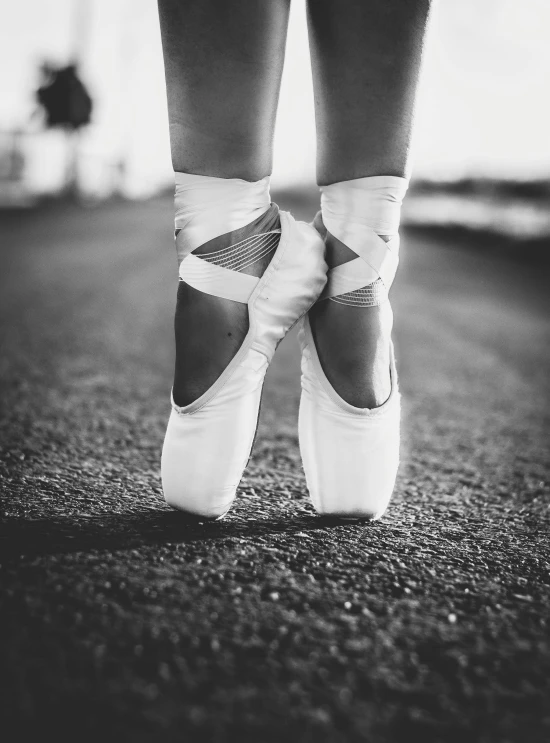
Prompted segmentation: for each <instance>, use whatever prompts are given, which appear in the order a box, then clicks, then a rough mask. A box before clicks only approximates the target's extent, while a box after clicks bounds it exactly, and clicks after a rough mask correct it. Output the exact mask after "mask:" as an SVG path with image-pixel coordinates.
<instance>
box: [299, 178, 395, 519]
mask: <svg viewBox="0 0 550 743" xmlns="http://www.w3.org/2000/svg"><path fill="white" fill-rule="evenodd" d="M407 185H408V181H406V180H405V179H403V178H396V177H393V176H374V177H368V178H361V179H356V180H353V181H347V182H342V183H338V184H333V185H331V186H328V187H324V188H323V189H322V192H323V193H322V197H321V204H322V216H321V213H319V214H317V216H316V218H315V220H314V227H315V228H316V229H317V231H318V232H319V233H320V235H321V236H322V237H323V238H324V239H326V238H327V237H328V235H329V234H330V235H333V236H335V237H336V238H337V239H339V240H340V241H341V243H343V244H344V245H345V246H346V247H347V248H348V249H349V250H351V251H352V252H354V253H355V254H356V256H357V257H356V258H353V259H352V260H350V261H348V262H347V263H342V264H340V265H338V266H335V267H334V268H331V269H330V270H329V271H328V275H327V283H326V286H325V289H324V291H323V293H322V295H321V297H320V299H319V301H329V300H332V301H335V302H338V303H339V304H341V305H352V306H354V307H355V308H360V307H375V306H377V305H380V304H382V303H383V302H385V301H388V300H387V293H388V290H389V288H390V286H391V284H392V281H393V279H394V276H395V272H396V270H397V266H398V261H399V235H398V233H397V229H398V225H399V208H400V205H401V201H402V198H403V196H404V194H405V191H406V188H407ZM327 230H328V232H327ZM381 235H384V236H385V237H381ZM355 311H360V310H357V309H356V310H355ZM299 339H300V344H301V348H302V395H301V399H300V413H299V441H300V451H301V454H302V461H303V465H304V471H305V475H306V482H307V486H308V489H309V492H310V495H311V498H312V501H313V504H314V506H315V508H316V510H317V511H318V512H319V513H320V514H324V515H331V516H338V517H340V518H346V519H368V520H375V519H378V518H380V517H381V516H382V514H383V513H384V511H385V510H386V508H387V506H388V503H389V501H390V498H391V495H392V492H393V489H394V486H395V480H396V475H397V470H398V466H399V437H400V412H401V411H400V408H401V404H400V396H399V389H398V382H397V372H396V368H395V359H394V349H393V345H391V346H390V369H389V372H390V390H391V391H390V395H389V397H388V399H387V400H386V401H385V402H384V403H383V405H381V406H379V407H377V408H372V409H369V408H358V407H355V406H354V405H351V404H349V403H348V402H346V400H344V399H343V398H342V397H341V395H339V394H338V392H337V391H336V390H335V389H334V387H333V386H332V384H331V383H330V382H329V380H328V379H327V376H326V375H325V373H324V371H323V368H322V366H321V362H320V360H319V356H318V353H317V349H316V346H315V340H314V337H313V334H312V331H311V326H310V321H309V317H308V316H306V317H304V318H303V320H302V321H301V326H300V333H299Z"/></svg>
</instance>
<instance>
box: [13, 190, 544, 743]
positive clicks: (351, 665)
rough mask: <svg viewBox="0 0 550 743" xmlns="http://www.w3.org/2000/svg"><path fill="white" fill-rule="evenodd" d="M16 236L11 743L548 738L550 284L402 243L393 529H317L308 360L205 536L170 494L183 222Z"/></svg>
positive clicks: (129, 213) (94, 216) (106, 210)
mask: <svg viewBox="0 0 550 743" xmlns="http://www.w3.org/2000/svg"><path fill="white" fill-rule="evenodd" d="M297 212H298V214H299V213H300V209H297ZM310 216H311V215H310ZM0 222H1V225H2V235H1V241H2V246H1V256H2V271H1V272H0V281H1V299H0V308H1V317H2V330H1V340H0V343H1V346H0V369H1V380H2V402H1V405H2V417H1V426H0V441H1V456H2V469H1V480H2V482H1V487H2V505H1V513H2V526H1V536H2V547H1V559H0V562H1V605H0V624H1V632H0V680H1V681H0V683H1V685H2V688H1V690H0V705H1V707H2V708H3V712H2V722H1V730H2V733H1V737H2V740H3V741H5V743H12V741H23V740H24V741H26V740H33V741H35V740H57V741H60V740H71V741H79V742H80V741H88V740H89V741H94V742H96V741H105V740H114V739H116V740H117V741H132V743H144V742H147V743H149V741H151V742H152V741H155V743H156V742H163V741H169V742H170V741H208V742H211V741H254V742H255V743H271V742H272V741H273V743H275V742H277V743H280V742H281V741H289V743H290V742H293V741H299V742H300V743H302V742H304V743H309V742H310V741H311V742H312V743H313V742H315V743H322V742H323V741H330V742H331V743H332V742H335V743H340V742H342V743H344V742H346V743H348V741H356V740H361V741H362V740H365V741H373V742H375V743H376V742H377V741H384V742H386V741H389V742H392V743H393V742H394V741H397V742H399V741H407V743H408V742H409V741H416V740H421V741H423V742H424V743H429V742H431V741H442V742H443V741H444V742H445V743H447V742H455V741H456V742H457V743H458V742H459V741H460V743H463V741H465V740H468V741H480V742H483V743H489V741H499V743H505V742H511V741H518V742H519V741H521V742H522V743H534V742H535V741H537V742H538V741H541V742H542V741H545V742H546V741H548V740H549V739H550V702H549V700H550V648H549V645H550V643H549V637H550V633H549V632H548V623H549V622H550V619H549V608H550V601H549V599H550V585H549V584H550V577H549V522H550V517H549V510H548V504H549V498H548V482H549V462H548V459H549V458H548V451H549V439H550V436H549V426H548V409H549V406H548V401H549V397H550V395H549V391H550V390H549V386H550V384H549V379H550V375H549V353H550V352H549V344H548V341H549V328H548V310H549V298H548V291H547V283H548V282H547V279H548V277H547V275H545V274H544V273H543V272H542V271H541V270H536V269H534V268H532V267H529V266H522V264H521V262H520V261H516V262H512V261H509V260H500V259H498V258H496V257H495V256H494V255H492V254H488V253H485V252H484V251H483V249H479V250H476V249H475V246H470V248H469V249H464V247H457V246H455V247H453V245H452V244H450V245H449V244H447V245H445V246H444V247H443V246H442V245H441V244H440V243H439V242H438V240H436V239H435V238H429V237H421V236H420V235H418V234H416V235H415V234H407V233H405V234H404V237H403V242H402V256H403V257H402V264H401V269H400V272H399V275H398V279H397V281H396V284H395V285H394V289H393V304H394V308H395V311H396V333H395V335H396V346H397V353H398V363H399V368H400V374H401V387H402V391H403V394H404V441H403V465H402V467H401V471H400V476H399V480H398V485H397V490H396V494H395V497H394V500H393V503H392V505H391V507H390V509H389V510H388V512H387V515H386V516H385V517H384V518H383V519H382V521H380V522H378V523H375V524H372V525H368V526H360V525H359V526H358V525H338V524H335V523H331V522H330V521H323V520H321V519H320V518H318V517H317V516H316V515H315V514H314V511H313V508H312V506H311V505H310V503H309V501H308V496H307V493H306V490H305V484H304V477H303V472H302V470H301V467H300V459H299V452H298V447H297V432H296V423H297V403H298V397H299V378H298V371H299V367H298V356H297V349H296V340H295V338H292V337H291V338H289V339H288V340H287V341H285V342H284V343H283V344H282V345H281V347H280V349H279V351H278V353H277V356H276V360H275V362H274V364H273V366H272V368H271V370H270V373H269V379H268V382H267V389H266V395H265V398H264V406H263V417H262V422H261V427H260V431H259V437H258V441H257V444H256V449H255V452H254V455H253V458H252V461H251V463H250V466H249V468H248V470H247V472H246V475H245V477H244V479H243V482H242V486H241V488H240V491H239V496H238V500H237V502H236V505H235V507H234V508H233V510H232V512H231V514H230V515H229V516H228V517H227V519H226V520H225V521H224V522H222V523H219V524H205V525H201V524H193V523H188V522H186V521H185V519H184V518H182V516H181V515H180V514H177V513H175V512H172V511H171V510H170V509H169V508H168V507H167V506H165V504H164V502H163V499H162V495H161V490H160V480H159V454H160V447H161V442H162V437H163V433H164V426H165V422H166V419H167V416H168V412H169V403H168V395H169V389H170V373H171V365H172V328H171V324H172V318H171V313H172V305H173V302H174V296H175V290H176V273H175V259H174V256H173V248H172V239H171V207H170V201H169V199H164V200H163V199H159V200H157V201H153V202H150V203H143V204H119V205H115V204H111V205H106V206H101V207H98V208H96V209H89V210H83V209H78V208H76V207H66V206H65V207H63V206H60V205H52V206H51V207H49V208H43V209H41V210H39V211H37V212H33V213H28V214H27V213H22V214H19V215H16V214H12V215H3V216H2V217H1V219H0Z"/></svg>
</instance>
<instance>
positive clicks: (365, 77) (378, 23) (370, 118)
mask: <svg viewBox="0 0 550 743" xmlns="http://www.w3.org/2000/svg"><path fill="white" fill-rule="evenodd" d="M429 9H430V0H406V2H404V0H339V2H333V0H308V23H309V33H310V46H311V55H312V67H313V80H314V89H315V110H316V124H317V152H318V155H317V157H318V167H317V176H318V182H319V184H320V185H328V184H332V183H337V182H340V181H347V180H351V179H355V178H363V177H366V176H378V175H385V176H387V175H390V176H398V177H408V175H409V172H408V169H409V147H410V140H411V129H412V122H413V110H414V99H415V93H416V87H417V81H418V73H419V68H420V60H421V54H422V47H423V41H424V36H425V30H426V25H427V18H428V13H429ZM356 257H357V256H356V254H355V253H353V252H352V251H350V250H349V249H348V248H347V247H346V246H345V245H344V244H343V243H341V242H339V241H338V240H337V239H336V238H334V237H333V236H330V235H329V237H328V239H327V262H328V263H329V265H330V266H335V265H339V264H341V263H344V262H346V261H348V260H351V259H353V258H356ZM310 320H311V326H312V331H313V334H314V337H315V342H316V346H317V351H318V354H319V358H320V361H321V364H322V366H323V369H324V371H325V373H326V375H327V377H328V379H329V381H330V382H331V384H332V385H333V386H334V388H335V389H336V390H337V391H338V392H339V394H340V395H341V396H342V397H343V398H344V399H345V400H346V401H347V402H349V403H351V404H352V405H355V406H357V407H376V406H378V405H380V404H382V403H383V402H384V400H385V399H386V398H387V397H388V395H389V392H390V378H389V372H388V370H389V341H390V333H391V327H392V312H391V307H390V305H389V303H388V302H385V303H384V304H382V305H381V306H378V307H368V308H363V307H361V308H360V307H350V306H346V305H343V304H339V303H337V302H332V301H323V302H319V303H318V304H317V305H316V306H315V308H314V309H313V310H312V311H311V312H310Z"/></svg>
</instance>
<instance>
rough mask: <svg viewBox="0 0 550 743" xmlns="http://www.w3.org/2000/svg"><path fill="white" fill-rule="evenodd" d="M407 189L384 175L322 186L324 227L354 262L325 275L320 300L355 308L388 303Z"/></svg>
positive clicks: (404, 181) (401, 180)
mask: <svg viewBox="0 0 550 743" xmlns="http://www.w3.org/2000/svg"><path fill="white" fill-rule="evenodd" d="M408 185H409V181H408V180H407V179H406V178H398V177H397V176H386V175H383V176H371V177H368V178H355V179H353V180H349V181H341V182H340V183H333V184H331V185H329V186H322V187H321V212H322V217H323V223H324V226H325V227H326V229H327V231H328V232H330V234H331V235H333V236H334V237H335V238H337V239H338V240H340V242H342V243H344V245H346V246H347V247H348V248H350V250H352V251H353V252H354V253H356V254H357V256H358V257H357V258H355V259H353V260H351V261H348V262H347V263H343V264H341V265H339V266H336V267H335V268H332V269H331V270H330V271H329V272H328V274H327V277H328V280H327V284H326V287H325V290H324V292H323V293H322V295H321V297H320V299H332V300H333V301H335V302H339V303H340V304H348V305H353V306H357V307H374V306H377V305H380V304H382V302H384V301H386V299H387V295H388V291H389V289H390V287H391V285H392V282H393V279H394V276H395V272H396V271H397V265H398V262H399V234H398V230H399V218H400V212H401V204H402V202H403V198H404V196H405V193H406V191H407V188H408ZM381 235H384V236H387V237H388V236H389V238H390V239H389V240H388V241H387V242H386V241H385V240H383V239H382V237H380V236H381Z"/></svg>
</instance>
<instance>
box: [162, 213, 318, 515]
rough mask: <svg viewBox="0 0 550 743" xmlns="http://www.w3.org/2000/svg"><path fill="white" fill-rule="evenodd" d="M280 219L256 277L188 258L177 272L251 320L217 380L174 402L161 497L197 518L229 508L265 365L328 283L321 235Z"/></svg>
mask: <svg viewBox="0 0 550 743" xmlns="http://www.w3.org/2000/svg"><path fill="white" fill-rule="evenodd" d="M280 220H281V237H280V241H279V245H278V247H277V248H276V250H275V252H274V254H273V257H272V259H271V262H270V263H269V265H268V267H267V269H266V270H265V272H264V274H263V275H262V276H261V277H259V278H258V277H254V276H250V275H248V274H244V273H239V272H237V271H232V270H229V269H226V268H223V267H221V266H219V265H213V264H211V263H208V262H206V261H204V260H202V259H201V258H199V257H198V256H195V255H193V254H190V255H188V256H187V257H186V258H185V259H184V260H183V262H182V263H181V266H180V278H181V279H182V280H184V281H186V282H187V283H189V284H190V285H191V286H193V287H194V288H195V289H198V290H200V291H203V292H207V293H209V294H213V295H215V296H219V297H224V298H226V299H232V300H234V301H237V302H243V303H245V304H247V305H248V314H249V330H248V333H247V335H246V337H245V340H244V341H243V343H242V345H241V347H240V349H239V350H238V351H237V353H236V355H235V356H234V357H233V359H232V360H231V362H230V363H229V365H228V366H227V367H226V369H225V371H224V372H223V373H222V374H221V376H220V377H219V378H218V379H217V381H216V382H215V383H214V384H213V385H212V386H211V387H210V388H209V389H208V390H207V391H206V392H205V393H204V394H203V395H201V396H200V397H199V398H198V399H197V400H195V401H194V402H192V403H191V404H189V405H186V406H185V407H179V406H177V405H176V404H175V403H174V401H173V399H172V411H171V414H170V419H169V422H168V428H167V431H166V436H165V439H164V446H163V451H162V460H161V475H162V487H163V491H164V497H165V499H166V501H167V503H168V504H170V505H171V506H173V507H174V508H177V509H180V510H182V511H185V512H187V513H190V514H194V515H195V516H199V517H202V518H210V519H216V518H221V517H223V516H224V515H225V514H226V513H227V511H228V510H229V508H230V507H231V504H232V503H233V500H234V498H235V495H236V490H237V486H238V485H239V482H240V480H241V477H242V474H243V470H244V468H245V466H246V464H247V462H248V459H249V457H250V454H251V449H252V445H253V441H254V437H255V433H256V428H257V423H258V414H259V408H260V400H261V394H262V387H263V383H264V377H265V373H266V370H267V367H268V364H269V362H270V361H271V359H272V357H273V354H274V352H275V349H276V347H277V345H278V344H279V342H280V341H281V340H282V338H283V337H284V335H285V334H286V333H287V332H288V330H289V329H290V328H291V327H292V326H293V325H294V324H295V323H296V322H297V321H298V320H299V318H300V317H302V316H303V315H304V313H305V312H307V310H308V309H309V308H310V307H311V306H312V305H313V303H314V302H315V301H316V300H317V298H318V297H319V295H320V293H321V291H322V289H323V286H324V284H325V282H326V268H327V267H326V264H325V261H324V244H323V241H322V239H321V238H320V236H319V234H318V233H317V232H316V231H315V230H314V229H313V227H312V226H311V225H308V224H305V223H304V222H297V221H295V220H294V218H293V217H292V216H291V215H290V214H289V213H287V212H280Z"/></svg>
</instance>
